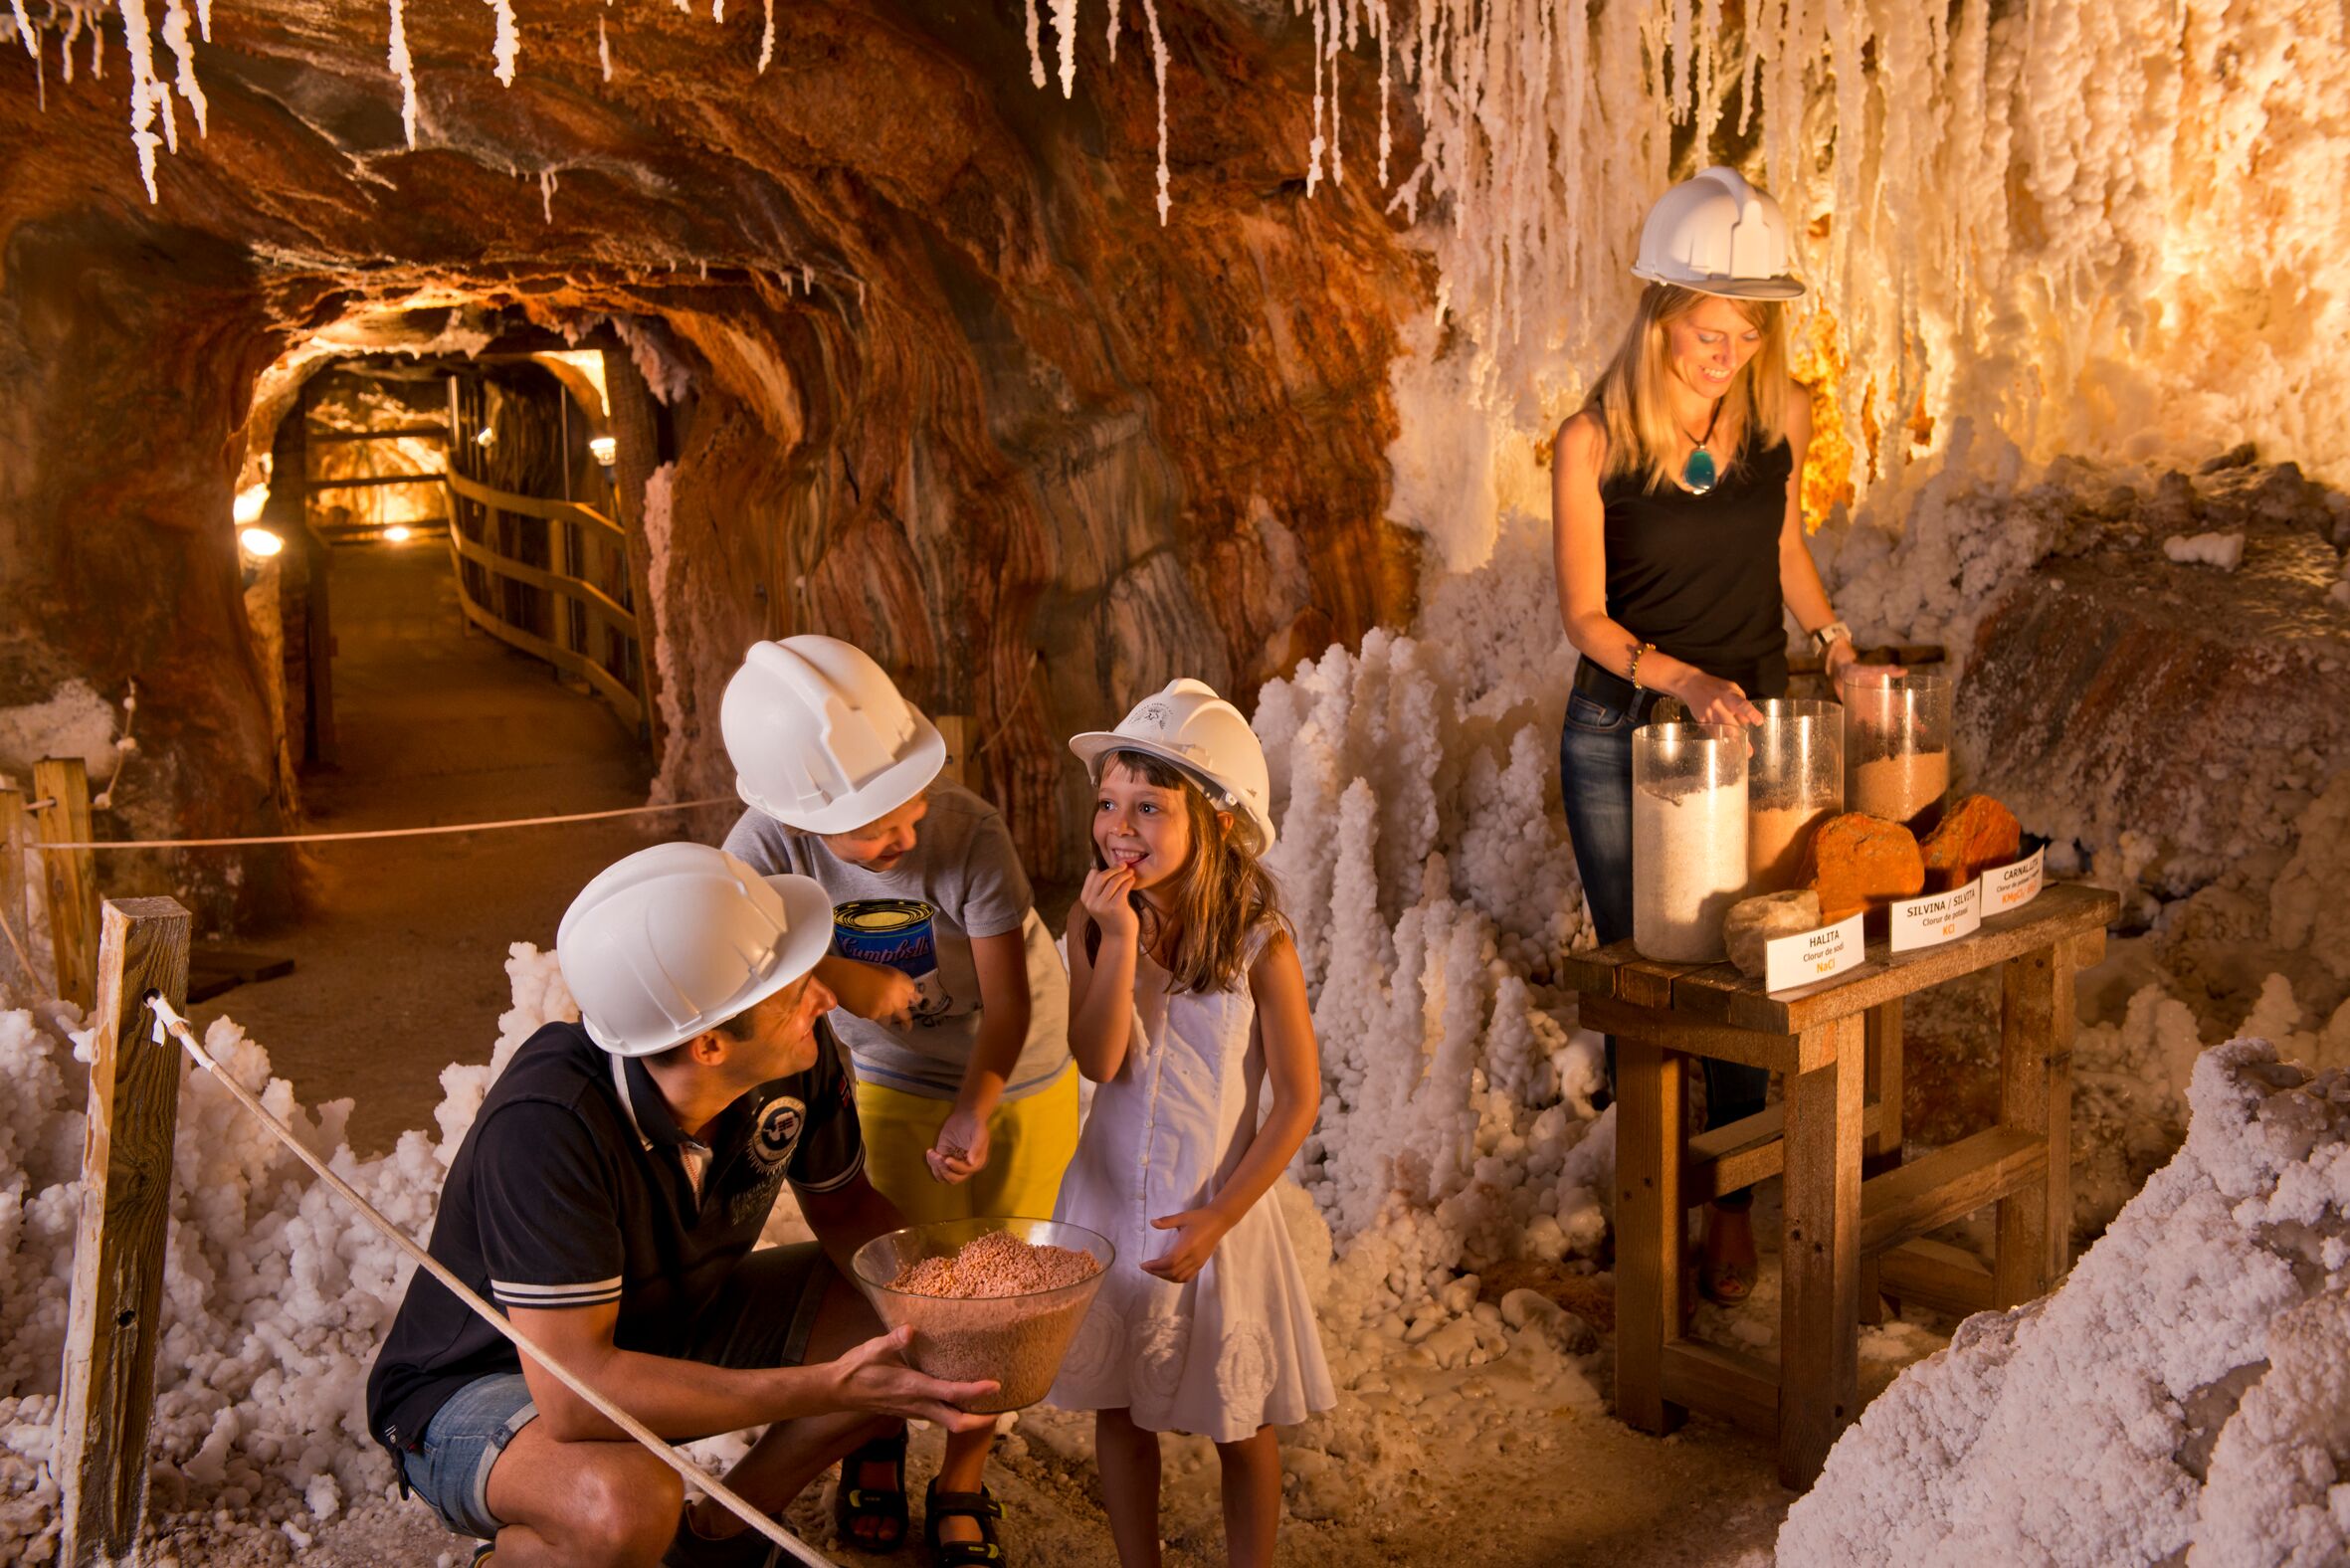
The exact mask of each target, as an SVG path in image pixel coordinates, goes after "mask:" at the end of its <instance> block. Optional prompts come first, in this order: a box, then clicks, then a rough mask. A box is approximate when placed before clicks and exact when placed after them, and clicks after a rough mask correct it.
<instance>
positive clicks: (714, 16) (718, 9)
mask: <svg viewBox="0 0 2350 1568" xmlns="http://www.w3.org/2000/svg"><path fill="white" fill-rule="evenodd" d="M710 20H711V21H713V22H715V23H717V24H719V25H720V26H724V25H725V21H726V0H710Z"/></svg>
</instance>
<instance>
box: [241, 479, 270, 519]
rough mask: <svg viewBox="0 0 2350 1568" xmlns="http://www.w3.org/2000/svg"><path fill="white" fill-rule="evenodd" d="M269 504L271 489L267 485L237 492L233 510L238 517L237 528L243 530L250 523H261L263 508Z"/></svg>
mask: <svg viewBox="0 0 2350 1568" xmlns="http://www.w3.org/2000/svg"><path fill="white" fill-rule="evenodd" d="M269 503H270V488H269V487H268V486H267V485H256V486H253V487H252V488H251V489H249V490H239V491H237V500H236V504H235V507H234V508H233V509H234V510H235V512H236V515H237V526H239V527H240V528H241V527H243V526H245V524H247V523H249V522H259V521H261V512H262V508H263V507H264V506H267V505H268V504H269Z"/></svg>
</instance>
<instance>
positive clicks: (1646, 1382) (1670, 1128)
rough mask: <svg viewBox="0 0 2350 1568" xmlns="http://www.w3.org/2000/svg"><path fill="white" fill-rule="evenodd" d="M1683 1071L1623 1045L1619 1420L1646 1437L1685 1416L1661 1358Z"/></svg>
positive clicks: (1677, 1291)
mask: <svg viewBox="0 0 2350 1568" xmlns="http://www.w3.org/2000/svg"><path fill="white" fill-rule="evenodd" d="M1686 1068H1687V1059H1686V1058H1684V1057H1682V1056H1681V1055H1680V1054H1679V1053H1678V1052H1673V1051H1664V1050H1660V1049H1659V1048H1657V1047H1656V1046H1653V1045H1650V1044H1648V1043H1647V1042H1646V1041H1643V1040H1640V1039H1638V1038H1620V1039H1618V1040H1617V1042H1616V1084H1617V1098H1616V1415H1617V1417H1618V1419H1620V1420H1622V1421H1625V1422H1627V1423H1629V1424H1630V1425H1632V1426H1635V1427H1638V1428H1640V1429H1641V1430H1642V1431H1643V1432H1655V1433H1665V1432H1670V1431H1671V1430H1672V1429H1673V1428H1675V1427H1677V1426H1679V1425H1680V1420H1681V1415H1682V1409H1681V1407H1680V1406H1679V1405H1677V1404H1674V1403H1672V1402H1670V1401H1668V1400H1666V1399H1665V1392H1664V1383H1663V1376H1664V1371H1663V1364H1662V1358H1663V1355H1664V1351H1665V1339H1666V1337H1667V1336H1668V1335H1671V1336H1673V1337H1677V1336H1678V1333H1679V1329H1680V1315H1681V1314H1680V1299H1681V1256H1682V1254H1683V1253H1684V1252H1685V1251H1686V1240H1687V1232H1688V1218H1687V1216H1686V1214H1685V1213H1684V1210H1683V1204H1682V1202H1681V1196H1680V1145H1681V1129H1682V1128H1683V1126H1684V1125H1686V1121H1687V1116H1688V1106H1687V1103H1686V1100H1685V1098H1684V1094H1685V1089H1686V1082H1685V1075H1686ZM1668 1324H1669V1325H1671V1326H1670V1327H1669V1328H1668V1327H1667V1326H1666V1325H1668Z"/></svg>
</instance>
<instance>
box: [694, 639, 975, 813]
mask: <svg viewBox="0 0 2350 1568" xmlns="http://www.w3.org/2000/svg"><path fill="white" fill-rule="evenodd" d="M718 732H719V733H720V734H721V735H723V736H724V737H725V741H726V755H727V757H728V758H729V759H730V760H731V761H732V762H733V763H734V790H735V793H736V794H738V795H740V796H741V797H742V798H743V800H744V801H745V802H746V803H747V804H749V805H750V806H751V807H752V808H754V809H755V810H758V811H761V812H764V813H766V814H767V815H768V816H770V817H773V818H774V819H775V820H776V821H778V822H780V823H782V824H784V825H785V826H786V827H791V828H797V829H799V830H800V831H801V832H803V833H848V832H851V831H853V830H855V829H858V828H862V827H864V826H865V825H866V824H867V823H869V822H873V821H876V820H877V819H879V818H881V817H886V816H887V815H888V814H889V813H891V812H893V811H895V810H896V809H897V808H898V807H900V806H902V805H904V804H905V803H906V802H907V801H909V800H912V799H913V798H914V797H915V796H916V795H918V794H920V793H921V792H922V789H923V787H924V786H926V785H927V784H928V783H929V782H930V781H931V780H932V779H934V778H936V777H937V776H938V770H939V768H940V767H941V766H943V765H944V764H945V762H946V741H945V740H944V739H943V738H941V737H940V735H939V733H938V728H937V726H936V725H934V724H932V723H931V722H930V721H929V720H928V719H927V718H924V717H923V716H922V711H921V709H919V708H917V707H915V706H914V705H913V704H912V703H911V702H908V701H907V700H906V699H905V698H904V697H903V696H901V695H899V694H898V690H897V687H896V686H894V685H893V684H891V682H890V680H889V678H888V676H887V675H885V674H883V673H882V670H881V666H880V665H878V664H875V663H874V661H873V657H872V656H871V655H870V654H868V653H866V652H865V650H863V649H861V648H857V647H854V646H852V645H851V644H848V643H844V642H842V641H841V640H840V639H839V638H836V637H817V636H814V635H806V636H800V637H787V638H785V639H783V641H781V642H777V643H754V644H752V645H751V651H750V653H749V655H748V656H746V657H745V658H744V660H743V662H742V668H741V669H740V670H737V671H735V672H734V679H733V680H731V681H729V682H727V683H726V695H725V698H724V700H723V701H721V702H720V703H719V704H718Z"/></svg>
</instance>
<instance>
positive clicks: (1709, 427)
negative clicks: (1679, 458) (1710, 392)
mask: <svg viewBox="0 0 2350 1568" xmlns="http://www.w3.org/2000/svg"><path fill="white" fill-rule="evenodd" d="M1728 401H1729V399H1727V398H1726V397H1717V398H1715V399H1714V400H1713V417H1712V418H1711V419H1708V420H1707V421H1706V422H1705V434H1704V435H1702V436H1699V437H1698V438H1697V446H1696V449H1695V450H1694V451H1692V452H1691V453H1690V454H1689V461H1688V462H1686V463H1684V464H1682V465H1681V471H1680V482H1681V484H1683V485H1685V486H1687V487H1688V490H1689V493H1690V494H1692V495H1702V494H1704V493H1705V492H1706V491H1707V490H1711V489H1713V484H1714V480H1715V479H1716V478H1717V477H1718V476H1717V475H1716V473H1715V470H1714V467H1713V454H1712V453H1710V452H1708V451H1706V450H1705V444H1706V443H1707V442H1709V441H1711V440H1712V439H1713V427H1714V426H1716V425H1718V424H1720V423H1721V406H1722V404H1724V403H1726V402H1728Z"/></svg>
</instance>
